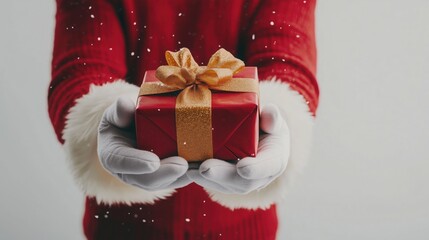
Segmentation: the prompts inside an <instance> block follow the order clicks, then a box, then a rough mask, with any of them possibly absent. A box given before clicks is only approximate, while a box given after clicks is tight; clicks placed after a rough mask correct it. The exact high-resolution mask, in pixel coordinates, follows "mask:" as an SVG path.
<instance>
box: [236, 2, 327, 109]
mask: <svg viewBox="0 0 429 240" xmlns="http://www.w3.org/2000/svg"><path fill="white" fill-rule="evenodd" d="M315 5H316V1H315V0H281V1H278V0H264V1H260V3H259V5H258V6H255V7H256V10H255V14H254V15H253V16H252V18H251V19H250V20H249V21H248V27H247V28H246V32H245V35H246V36H245V39H250V40H249V41H246V46H245V51H244V55H245V60H246V64H247V65H256V66H258V67H259V79H270V78H272V77H276V78H277V79H280V80H281V81H284V82H287V83H289V84H290V86H291V88H292V89H294V90H297V91H298V92H299V93H301V94H302V95H303V96H304V98H305V99H306V101H307V104H308V105H309V108H310V111H311V112H313V114H314V113H315V111H316V108H317V105H318V97H319V90H318V85H317V82H316V43H315V23H314V21H315V14H314V11H315Z"/></svg>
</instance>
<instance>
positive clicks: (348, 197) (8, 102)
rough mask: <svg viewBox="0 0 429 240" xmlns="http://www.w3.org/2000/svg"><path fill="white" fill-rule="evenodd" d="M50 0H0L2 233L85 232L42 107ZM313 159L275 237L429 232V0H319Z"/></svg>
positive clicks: (79, 201)
mask: <svg viewBox="0 0 429 240" xmlns="http://www.w3.org/2000/svg"><path fill="white" fill-rule="evenodd" d="M54 8H55V6H54V1H46V0H45V1H30V0H26V1H2V2H1V3H0V19H1V21H0V29H1V36H0V158H1V159H0V170H1V172H0V239H47V240H49V239H82V234H81V215H82V209H83V196H82V194H81V193H80V191H79V189H78V188H77V187H76V185H75V184H74V182H73V180H72V178H71V176H70V174H69V172H68V170H67V167H66V165H65V162H64V157H63V153H62V151H61V146H60V144H58V143H57V141H56V139H55V137H54V133H53V130H52V128H51V126H50V122H49V118H48V115H47V106H46V94H47V89H48V85H49V78H50V59H51V49H52V37H53V27H54V11H55V9H54ZM317 42H318V52H319V59H318V62H319V64H318V79H319V83H320V88H321V98H320V107H319V110H318V116H317V128H316V132H315V143H314V145H315V146H314V151H313V156H312V160H311V162H310V164H309V166H308V168H307V169H306V172H305V173H304V175H303V176H302V177H301V178H300V179H299V181H298V182H297V184H296V187H295V188H294V189H293V190H292V191H291V192H290V194H289V197H288V199H287V201H286V203H285V204H284V205H283V206H282V208H281V218H282V225H281V232H280V237H279V239H291V240H301V239H338V240H343V239H356V240H358V239H359V240H361V239H427V238H428V236H429V207H428V204H429V187H428V186H427V185H428V183H429V170H428V168H429V154H428V151H429V140H428V139H429V127H428V124H429V111H428V109H429V1H425V0H410V1H399V0H398V1H393V0H383V1H382V0H379V1H371V0H363V1H340V0H335V1H334V0H325V1H319V2H318V9H317Z"/></svg>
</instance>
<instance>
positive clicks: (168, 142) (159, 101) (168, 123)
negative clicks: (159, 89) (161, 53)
mask: <svg viewBox="0 0 429 240" xmlns="http://www.w3.org/2000/svg"><path fill="white" fill-rule="evenodd" d="M234 78H253V79H258V74H257V68H256V67H245V68H244V69H243V70H242V71H240V72H239V73H237V74H235V75H234ZM154 81H155V82H156V81H158V79H156V77H155V71H147V72H146V74H145V76H144V79H143V82H154ZM176 96H177V93H164V94H157V95H149V96H139V98H138V100H137V107H136V115H135V124H136V137H137V148H139V149H143V150H147V151H152V152H154V153H155V154H157V155H158V156H159V157H160V158H161V159H162V158H166V157H170V156H177V155H178V152H177V144H178V143H177V142H176V118H175V105H176ZM211 105H212V109H211V111H212V131H213V137H212V142H213V157H214V158H218V159H223V160H239V159H241V158H244V157H248V156H251V157H253V156H255V155H256V151H257V148H258V138H259V110H258V95H257V94H256V93H250V92H220V91H212V103H211ZM179 144H185V143H179ZM203 160H206V159H201V161H203Z"/></svg>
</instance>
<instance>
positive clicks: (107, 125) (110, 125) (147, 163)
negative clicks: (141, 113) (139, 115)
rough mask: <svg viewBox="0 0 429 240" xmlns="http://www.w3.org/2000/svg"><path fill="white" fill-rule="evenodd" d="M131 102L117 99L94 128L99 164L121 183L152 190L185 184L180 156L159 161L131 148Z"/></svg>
mask: <svg viewBox="0 0 429 240" xmlns="http://www.w3.org/2000/svg"><path fill="white" fill-rule="evenodd" d="M134 111H135V104H134V102H132V101H131V100H129V99H127V98H119V99H118V100H117V101H116V102H115V103H113V104H112V105H111V106H110V107H109V108H107V109H106V111H105V112H104V114H103V118H102V119H101V122H100V125H99V130H98V146H97V151H98V156H99V158H100V161H101V164H102V165H103V167H104V168H105V169H106V170H107V171H109V172H110V173H111V174H113V175H114V176H117V177H118V178H119V179H121V180H122V181H123V182H125V183H128V184H131V185H134V186H137V187H140V188H142V189H145V190H150V191H155V190H162V189H173V188H179V187H183V186H186V185H188V184H189V183H190V182H191V181H190V180H189V178H188V177H187V176H186V174H185V173H186V170H188V163H187V161H186V160H184V159H183V158H181V157H177V156H175V157H168V158H165V159H162V160H160V159H159V157H158V156H157V155H155V154H154V153H152V152H150V151H144V150H139V149H136V148H135V141H136V140H135V129H134V124H133V122H134Z"/></svg>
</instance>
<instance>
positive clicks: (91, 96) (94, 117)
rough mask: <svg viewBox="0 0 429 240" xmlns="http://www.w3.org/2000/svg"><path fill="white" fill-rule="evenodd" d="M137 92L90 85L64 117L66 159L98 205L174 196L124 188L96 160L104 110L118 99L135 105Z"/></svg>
mask: <svg viewBox="0 0 429 240" xmlns="http://www.w3.org/2000/svg"><path fill="white" fill-rule="evenodd" d="M138 92H139V88H138V87H137V86H134V85H131V84H129V83H126V82H124V81H116V82H113V83H107V84H105V85H102V86H94V85H91V87H90V91H89V93H88V94H86V95H84V96H82V97H81V98H80V99H78V100H77V101H76V105H75V106H74V107H72V108H71V109H70V113H69V114H68V115H67V120H66V126H65V128H64V131H63V138H64V140H65V142H64V149H65V152H66V158H67V160H68V163H69V165H70V167H71V169H72V172H73V175H74V177H75V179H76V181H77V183H78V184H79V185H80V186H81V187H82V189H83V190H84V192H85V193H86V194H87V195H88V196H91V197H96V199H97V201H98V202H103V203H107V204H112V203H127V204H131V203H154V201H155V200H157V199H163V198H165V197H167V196H170V195H171V194H173V193H174V190H163V191H154V192H149V191H145V190H142V189H140V188H137V187H134V186H131V185H128V184H125V183H123V182H121V181H120V180H118V179H117V178H115V177H114V176H112V175H111V174H110V173H108V172H107V171H106V170H105V169H104V168H103V167H102V165H101V164H100V161H99V159H98V155H97V133H98V125H99V123H100V120H101V117H102V115H103V113H104V110H105V109H106V108H107V107H108V106H110V105H111V104H112V103H114V102H115V100H116V99H117V98H118V97H121V96H126V97H130V98H131V99H132V100H133V101H136V99H137V95H138Z"/></svg>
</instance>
